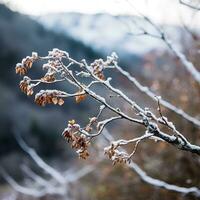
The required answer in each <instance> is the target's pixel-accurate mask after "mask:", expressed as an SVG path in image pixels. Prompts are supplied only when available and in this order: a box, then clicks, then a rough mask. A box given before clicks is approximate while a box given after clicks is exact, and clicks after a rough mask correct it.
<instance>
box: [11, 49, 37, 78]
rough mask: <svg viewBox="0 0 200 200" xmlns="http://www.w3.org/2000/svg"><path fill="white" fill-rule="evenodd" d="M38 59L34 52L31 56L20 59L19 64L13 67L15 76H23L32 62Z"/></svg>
mask: <svg viewBox="0 0 200 200" xmlns="http://www.w3.org/2000/svg"><path fill="white" fill-rule="evenodd" d="M37 59H38V54H37V53H36V52H33V53H32V56H27V57H26V58H23V59H22V62H21V63H18V64H17V65H16V67H15V70H16V74H20V75H24V74H26V73H27V71H28V70H29V69H30V68H31V67H32V65H33V62H34V61H36V60H37Z"/></svg>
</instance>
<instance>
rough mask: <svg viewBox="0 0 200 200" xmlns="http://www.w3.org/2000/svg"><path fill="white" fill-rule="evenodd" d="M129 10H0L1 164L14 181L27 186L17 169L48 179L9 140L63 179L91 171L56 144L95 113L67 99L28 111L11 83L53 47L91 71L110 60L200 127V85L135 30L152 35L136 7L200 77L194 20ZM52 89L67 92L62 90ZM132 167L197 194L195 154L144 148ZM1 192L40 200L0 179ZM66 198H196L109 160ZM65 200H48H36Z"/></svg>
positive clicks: (40, 4) (99, 4)
mask: <svg viewBox="0 0 200 200" xmlns="http://www.w3.org/2000/svg"><path fill="white" fill-rule="evenodd" d="M132 3H133V4H134V7H131V6H130V4H129V3H128V2H127V1H116V0H115V1H111V0H106V1H102V0H101V1H98V0H93V1H90V0H87V1H84V2H83V1H81V0H79V1H78V0H76V1H70V0H68V1H62V0H60V1H59V0H57V1H56V2H54V1H47V0H43V1H33V0H30V1H25V0H24V1H23V0H21V1H20V0H16V1H14V0H13V1H8V0H7V1H0V95H1V97H0V165H1V167H2V168H3V169H6V171H7V172H8V173H9V174H10V175H11V176H12V177H13V178H14V179H15V180H16V181H17V182H19V183H22V184H25V185H28V186H29V187H33V185H31V186H30V182H28V181H27V179H26V176H25V175H24V173H23V170H22V169H21V168H22V166H24V165H26V166H29V167H31V168H32V169H33V170H35V171H37V172H38V173H39V174H40V175H41V176H45V175H44V174H42V173H41V172H40V170H39V169H38V168H37V166H36V165H35V164H34V163H33V162H32V161H31V159H30V158H29V157H28V156H27V155H26V154H25V153H24V151H22V149H21V148H20V147H19V145H18V143H17V142H16V139H15V137H14V134H15V133H18V134H20V135H22V137H23V138H24V140H25V141H26V142H27V143H28V144H29V145H30V146H31V147H33V148H34V149H35V150H36V151H37V153H38V154H39V155H40V156H41V157H42V158H43V159H44V160H45V161H46V162H48V163H49V164H51V166H53V167H55V168H56V169H58V170H59V171H64V170H67V169H71V168H73V167H80V168H81V167H83V166H85V165H88V164H90V165H91V163H93V162H95V161H94V160H93V159H92V158H91V159H89V161H84V162H82V161H81V162H80V161H79V160H78V157H77V155H76V154H75V153H74V152H73V151H72V150H71V148H70V147H69V145H68V144H66V142H65V141H64V140H63V138H62V136H61V133H62V130H63V129H64V128H65V127H66V125H67V122H68V120H70V119H76V121H79V122H80V124H82V125H84V124H85V123H87V122H88V118H89V117H91V116H92V115H93V114H94V113H97V109H96V106H97V105H96V103H95V102H93V101H92V100H91V99H88V100H87V101H84V102H81V103H80V104H78V105H77V104H76V103H75V102H74V100H73V99H69V100H67V102H66V103H65V105H64V106H62V107H57V106H56V107H55V106H52V105H49V106H46V107H44V108H43V107H42V108H41V107H38V106H37V105H35V104H34V102H33V100H34V99H33V98H32V97H27V96H25V95H24V94H22V93H21V92H20V89H19V87H18V84H19V81H20V77H19V76H17V75H16V74H15V65H16V63H18V62H20V61H21V59H22V58H24V57H25V56H27V55H31V52H32V51H36V52H38V53H39V55H47V52H48V51H49V50H51V49H52V48H59V49H63V50H66V51H67V52H69V53H70V55H71V56H72V57H73V58H75V59H78V60H81V59H83V58H85V59H86V60H87V61H88V62H89V63H90V62H92V61H93V60H94V59H96V58H106V56H107V55H109V54H111V52H112V51H115V52H116V53H117V54H118V56H119V62H120V65H121V66H123V68H124V69H126V70H128V71H129V72H130V73H132V74H133V75H134V76H135V77H137V79H138V80H139V81H140V82H141V83H142V84H143V85H146V86H148V87H149V88H150V89H151V90H152V91H154V92H155V93H156V94H158V95H161V96H162V97H163V98H164V99H166V100H168V101H169V102H171V103H173V104H174V105H177V106H178V107H180V108H182V109H183V110H185V111H186V112H188V113H189V114H191V115H192V116H194V117H196V118H198V119H200V87H199V85H198V84H197V83H196V82H195V81H194V80H193V78H192V77H190V75H189V74H188V72H187V71H186V70H185V68H184V67H183V66H182V65H181V63H180V62H179V60H178V59H177V58H176V57H175V56H174V55H173V53H172V52H171V51H170V49H168V48H167V46H166V45H165V43H164V42H163V41H162V40H159V39H156V38H152V37H149V36H146V35H140V33H141V28H140V27H142V28H144V29H147V30H148V31H150V32H151V33H153V34H157V33H156V30H154V28H153V27H151V26H150V25H149V24H147V23H146V22H145V21H143V20H142V19H141V17H139V16H138V15H137V12H136V11H135V8H137V9H138V10H140V11H141V12H143V13H144V14H145V15H147V16H148V17H151V18H152V20H154V21H155V22H156V23H157V24H159V25H160V26H162V28H163V29H164V30H165V32H166V33H167V35H168V36H169V37H170V39H171V40H172V41H173V43H174V44H175V46H176V47H177V48H178V49H179V50H180V51H182V52H183V53H184V54H185V55H186V56H187V58H188V59H189V60H190V61H192V62H193V63H194V65H195V66H196V67H197V69H198V70H200V66H199V61H200V56H199V47H200V26H199V19H200V15H199V13H198V11H194V10H191V9H189V8H186V7H184V6H183V5H181V4H180V3H179V1H178V0H177V1H171V0H168V1H162V3H161V1H157V0H153V1H147V0H144V1H141V2H139V1H134V0H133V1H132ZM42 73H43V72H42V70H41V68H40V66H39V65H36V66H35V68H34V69H33V70H31V72H30V76H32V77H39V76H41V74H42ZM112 75H113V76H114V85H115V86H116V87H118V88H120V89H122V90H124V91H125V92H126V93H127V94H128V95H129V96H130V97H131V98H133V99H134V100H135V101H136V102H139V103H140V104H141V105H142V106H143V107H150V108H151V109H152V110H154V111H155V112H156V108H157V105H156V103H155V102H153V101H152V100H151V99H149V98H148V97H147V96H145V95H144V94H142V93H141V92H140V91H139V90H138V89H137V88H135V87H134V86H133V85H131V84H130V83H129V82H128V81H127V80H126V79H124V78H123V77H122V76H120V75H119V74H118V73H113V74H112ZM57 87H58V89H67V86H66V85H65V84H61V85H58V86H57ZM101 92H102V91H101ZM124 108H125V109H126V105H124ZM163 112H164V113H165V114H166V115H167V116H168V117H169V119H170V120H172V121H173V122H174V123H175V124H176V126H177V129H178V130H180V131H181V132H183V133H184V135H185V136H187V137H188V138H189V140H190V141H192V142H193V143H196V144H198V143H199V142H200V131H199V129H198V128H197V127H195V126H194V125H192V124H190V123H188V122H187V121H185V120H184V119H182V118H180V117H179V116H176V115H175V114H174V113H172V112H170V111H168V110H166V109H163ZM108 130H109V132H110V133H111V134H112V135H114V136H115V137H116V138H117V137H122V136H123V137H127V138H130V137H133V136H137V135H139V134H140V133H141V132H140V131H141V129H140V128H139V127H138V126H132V125H130V124H128V125H127V124H125V123H122V122H120V123H114V124H113V125H112V126H110V127H109V128H108ZM98 142H101V141H97V143H98ZM91 151H92V149H91ZM95 151H96V150H95ZM95 151H94V153H93V154H92V155H93V156H94V158H95ZM91 157H92V156H91ZM133 159H134V161H135V162H137V163H138V164H139V165H140V166H141V168H142V169H144V170H145V171H146V172H147V173H148V174H149V175H151V176H153V177H155V178H159V179H161V180H165V181H167V182H169V183H172V184H177V185H179V186H186V187H191V186H197V187H200V178H199V177H200V171H199V167H200V159H199V158H198V156H196V155H191V154H190V153H187V152H182V151H178V150H177V149H175V148H173V147H171V146H170V145H168V144H163V143H158V144H155V143H154V142H147V143H142V144H141V145H140V146H139V147H138V150H137V153H136V155H135V156H134V158H133ZM2 168H1V170H2ZM0 183H1V185H0V199H2V200H7V199H14V198H15V199H19V200H21V199H37V198H35V197H34V198H33V197H30V196H28V195H22V194H20V195H19V194H16V192H15V191H14V190H13V189H12V188H11V187H10V185H9V184H8V183H7V182H6V181H5V180H4V179H3V178H2V177H1V179H0ZM72 191H73V192H72V193H73V195H74V199H91V200H94V199H101V200H103V199H106V200H107V199H112V198H115V199H117V200H118V199H119V200H129V199H137V200H139V199H147V198H148V199H156V200H158V199H197V198H196V197H194V196H192V195H191V196H190V195H187V196H182V195H180V194H177V193H174V192H170V191H166V190H164V189H158V188H155V187H152V186H151V185H147V184H146V183H143V182H142V181H141V180H140V178H139V177H138V176H137V175H136V174H135V173H134V172H133V171H131V170H130V169H127V168H126V167H124V166H123V165H118V166H115V167H113V166H112V164H111V162H109V161H107V160H106V159H105V160H104V161H103V162H101V163H100V164H97V166H96V169H95V170H93V171H92V172H91V173H89V175H86V176H85V177H83V178H81V179H80V180H78V181H77V182H76V183H74V184H73V187H72ZM62 198H63V197H60V196H56V197H54V196H53V195H52V196H51V195H50V196H45V197H42V198H40V199H62ZM64 199H65V198H64Z"/></svg>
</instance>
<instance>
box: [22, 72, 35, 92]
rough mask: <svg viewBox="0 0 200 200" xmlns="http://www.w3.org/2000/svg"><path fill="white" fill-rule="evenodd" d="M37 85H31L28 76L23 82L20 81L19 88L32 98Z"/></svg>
mask: <svg viewBox="0 0 200 200" xmlns="http://www.w3.org/2000/svg"><path fill="white" fill-rule="evenodd" d="M34 86H35V85H34V84H31V79H30V78H29V77H28V76H24V77H23V80H22V81H20V83H19V87H20V89H21V91H22V92H24V93H25V94H26V95H28V96H31V95H32V94H33V87H34Z"/></svg>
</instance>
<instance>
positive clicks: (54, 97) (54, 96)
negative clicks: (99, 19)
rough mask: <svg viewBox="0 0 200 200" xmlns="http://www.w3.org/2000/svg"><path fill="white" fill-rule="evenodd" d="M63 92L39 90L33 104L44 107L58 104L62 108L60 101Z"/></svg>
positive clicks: (61, 100)
mask: <svg viewBox="0 0 200 200" xmlns="http://www.w3.org/2000/svg"><path fill="white" fill-rule="evenodd" d="M62 95H63V92H62V91H59V90H41V91H40V92H38V93H37V94H36V95H35V102H36V103H37V104H38V105H40V106H45V105H46V104H51V103H53V104H55V105H56V104H58V105H59V106H62V105H63V104H64V100H63V99H62V97H60V96H62Z"/></svg>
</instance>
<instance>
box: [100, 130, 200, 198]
mask: <svg viewBox="0 0 200 200" xmlns="http://www.w3.org/2000/svg"><path fill="white" fill-rule="evenodd" d="M103 136H104V137H105V139H106V140H107V141H108V142H109V143H111V142H112V141H113V140H114V138H113V137H112V135H111V134H110V133H109V132H108V130H107V129H104V132H103ZM120 150H121V151H123V152H125V153H127V152H126V150H124V149H123V148H122V147H120ZM126 165H127V166H128V167H129V168H130V169H132V170H133V171H134V172H135V173H136V174H137V175H138V176H139V177H140V179H141V180H142V181H143V182H145V183H147V184H149V185H151V186H155V187H158V188H163V189H165V190H169V191H174V192H178V193H181V194H193V195H195V196H196V197H200V189H199V188H197V187H180V186H177V185H173V184H169V183H167V182H165V181H162V180H159V179H156V178H153V177H151V176H149V175H147V173H146V172H145V171H144V170H142V169H141V168H140V167H139V165H138V164H136V163H135V162H133V161H132V160H130V162H129V163H126Z"/></svg>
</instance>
